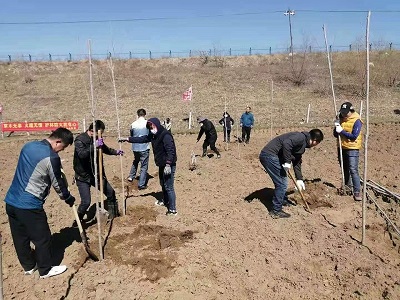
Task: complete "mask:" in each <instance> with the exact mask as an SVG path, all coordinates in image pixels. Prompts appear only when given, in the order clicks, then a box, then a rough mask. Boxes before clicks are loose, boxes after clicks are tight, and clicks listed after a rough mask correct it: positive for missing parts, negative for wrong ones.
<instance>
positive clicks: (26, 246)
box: [6, 204, 52, 276]
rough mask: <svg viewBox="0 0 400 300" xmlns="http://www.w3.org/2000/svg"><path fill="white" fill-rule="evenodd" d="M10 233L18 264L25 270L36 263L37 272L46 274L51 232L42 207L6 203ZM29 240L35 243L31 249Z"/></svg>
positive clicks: (50, 259) (50, 257)
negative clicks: (15, 205)
mask: <svg viewBox="0 0 400 300" xmlns="http://www.w3.org/2000/svg"><path fill="white" fill-rule="evenodd" d="M6 212H7V215H8V221H9V223H10V229H11V235H12V239H13V242H14V247H15V250H16V251H17V256H18V260H19V262H20V264H21V265H22V267H23V268H24V270H25V271H29V270H32V269H33V268H34V267H35V265H36V264H37V266H38V269H39V274H40V275H41V276H42V275H46V274H47V273H48V272H49V271H50V269H51V264H52V254H51V232H50V228H49V224H48V223H47V216H46V213H45V211H44V210H43V209H20V208H17V207H14V206H12V205H9V204H6ZM30 242H32V243H33V244H34V245H35V251H33V250H32V248H31V245H30Z"/></svg>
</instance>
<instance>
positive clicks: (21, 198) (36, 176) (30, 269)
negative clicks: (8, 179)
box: [5, 102, 362, 278]
mask: <svg viewBox="0 0 400 300" xmlns="http://www.w3.org/2000/svg"><path fill="white" fill-rule="evenodd" d="M145 116H146V111H145V110H144V109H139V110H138V111H137V120H136V121H135V122H133V123H132V125H131V130H130V136H129V137H126V138H120V139H119V142H129V143H132V151H133V155H134V160H133V163H132V167H131V169H130V173H129V176H128V179H127V180H128V181H131V182H132V181H133V180H134V178H135V177H136V173H137V172H138V169H139V164H140V176H139V180H138V188H139V189H140V190H143V189H146V188H147V169H148V161H149V151H150V143H151V148H152V149H153V154H154V161H155V164H156V166H157V167H158V173H159V182H160V185H161V189H162V195H163V198H162V199H158V200H157V201H156V204H157V205H159V206H165V207H166V208H167V212H166V214H167V215H169V216H175V215H176V214H177V209H176V194H175V190H174V176H175V172H176V162H177V155H176V146H175V142H174V138H173V135H172V134H171V132H170V130H167V129H166V128H165V127H164V126H162V125H161V122H160V120H159V119H157V118H150V119H148V120H146V119H145ZM197 121H198V122H199V124H200V125H201V127H200V131H199V134H198V136H197V141H199V140H200V138H201V137H202V135H203V134H205V140H204V142H203V146H202V148H203V154H202V155H203V156H205V155H206V154H207V147H208V146H210V147H211V150H213V151H214V152H215V153H216V155H217V158H220V157H221V155H220V153H219V151H218V149H217V148H216V146H215V143H216V140H217V132H216V130H215V127H214V125H213V124H212V122H211V121H209V120H208V119H206V118H204V117H198V118H197ZM168 123H169V122H168ZM219 123H220V124H221V125H223V127H224V141H226V142H230V133H231V128H232V127H231V126H232V125H233V124H234V120H233V119H232V118H231V117H230V115H229V114H228V113H227V112H224V114H223V118H222V119H221V120H220V121H219ZM240 124H241V127H242V138H241V139H240V140H239V139H238V141H239V142H244V143H249V140H250V133H251V129H252V128H253V126H254V116H253V115H252V113H251V109H250V107H248V108H247V109H246V112H245V113H244V114H243V115H242V116H241V119H240ZM334 125H335V127H334V135H335V136H336V137H340V139H339V140H340V142H341V148H342V151H340V152H339V153H342V157H341V159H340V161H343V169H344V177H345V183H346V186H347V188H348V190H349V191H351V192H352V194H353V197H354V199H355V200H356V201H359V200H361V196H360V189H361V187H360V176H359V174H358V160H359V150H360V148H361V145H362V143H361V134H360V132H361V128H362V121H361V118H360V115H359V114H358V113H356V112H355V110H354V107H353V105H352V104H351V103H350V102H345V103H343V104H342V105H341V107H340V111H339V115H338V119H337V120H336V121H335V123H334ZM169 129H170V128H169ZM104 130H105V124H104V123H103V122H102V121H100V120H96V121H95V122H94V124H93V123H92V124H90V126H89V127H88V129H87V130H86V131H85V132H84V133H81V134H79V135H78V136H77V137H76V138H75V151H74V160H73V167H74V171H75V176H74V177H75V181H76V183H77V187H78V191H79V195H80V198H81V202H80V205H79V208H78V216H79V220H80V221H82V222H85V221H87V220H88V219H87V218H86V219H85V218H84V217H85V215H86V216H87V213H88V208H89V206H90V204H91V193H90V188H91V187H92V186H95V182H96V175H95V174H97V176H98V174H99V172H98V171H99V169H98V168H99V165H101V166H103V164H102V161H101V160H102V156H101V157H99V155H98V151H100V150H101V151H102V153H104V154H106V155H116V156H118V155H123V154H124V152H123V151H122V150H115V149H112V148H110V147H108V146H107V145H106V144H105V143H104V140H103V139H102V137H101V134H102V132H103V131H104ZM97 131H99V132H100V135H97ZM95 137H96V138H95ZM323 138H324V135H323V133H322V131H321V130H320V129H312V130H310V131H309V132H289V133H285V134H282V135H279V136H277V137H275V138H274V139H272V140H271V141H269V143H267V145H266V146H265V147H264V148H263V149H262V150H261V153H260V156H259V159H260V162H261V164H262V165H263V167H264V168H265V171H266V172H267V173H268V175H269V176H270V177H271V179H272V182H273V184H274V186H275V191H274V196H273V199H272V204H273V208H272V210H271V211H270V215H271V217H273V218H275V219H278V218H288V217H290V214H288V213H286V212H284V211H283V209H282V207H283V206H286V205H288V204H290V203H289V201H288V198H287V196H286V190H287V187H288V178H287V174H288V172H290V170H291V168H293V169H294V172H295V177H296V179H297V182H296V185H297V188H298V189H305V183H304V180H303V175H302V171H301V163H302V155H303V154H304V152H305V150H306V149H307V148H312V147H314V146H316V145H318V144H319V143H320V142H321V141H322V140H323ZM72 143H73V134H72V132H71V131H69V130H68V129H65V128H58V129H56V130H55V131H53V132H52V133H51V134H50V136H49V137H48V138H46V139H44V140H42V141H31V142H28V143H26V144H25V145H24V146H23V147H22V149H21V152H20V155H19V159H18V164H17V167H16V171H15V175H14V179H13V181H12V183H11V186H10V188H9V190H8V192H7V194H6V197H5V202H6V213H7V215H8V219H9V224H10V229H11V234H12V238H13V242H14V247H15V250H16V253H17V256H18V259H19V262H20V264H21V266H22V268H23V269H24V274H25V275H32V274H33V273H34V272H35V271H36V270H38V271H39V275H40V278H48V277H52V276H55V275H59V274H61V273H63V272H64V271H65V270H66V269H67V267H66V266H63V265H58V266H53V265H52V262H53V260H52V254H51V248H50V242H51V232H50V228H49V225H48V223H47V216H46V213H45V211H44V209H43V205H44V203H45V200H46V198H47V196H48V195H49V192H50V189H51V187H53V188H54V189H55V191H56V192H57V194H58V196H59V197H60V199H62V200H63V201H64V202H65V203H66V204H67V205H69V206H71V207H72V206H73V205H74V203H75V197H74V196H73V195H72V194H71V193H70V191H69V188H68V184H67V181H66V179H65V174H63V170H62V164H61V159H60V157H59V155H58V153H59V152H60V151H63V150H64V149H65V148H67V147H68V146H69V145H72ZM95 157H96V160H95ZM99 163H100V164H99ZM102 168H103V167H102ZM101 171H102V174H103V176H102V179H103V180H102V186H101V187H100V186H98V188H99V189H100V190H102V191H103V193H104V195H105V196H106V201H105V208H106V209H107V210H108V213H109V217H110V218H114V217H116V216H118V215H119V212H118V202H117V199H116V195H115V191H114V189H113V188H112V186H111V185H110V183H109V182H108V181H107V178H106V176H105V172H104V169H102V170H101ZM97 179H99V178H97ZM30 243H33V245H34V246H35V250H33V249H32V248H31V245H30Z"/></svg>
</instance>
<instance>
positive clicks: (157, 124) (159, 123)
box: [147, 118, 164, 135]
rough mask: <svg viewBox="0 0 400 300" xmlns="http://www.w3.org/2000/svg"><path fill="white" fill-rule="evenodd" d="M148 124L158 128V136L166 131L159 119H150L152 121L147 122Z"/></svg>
mask: <svg viewBox="0 0 400 300" xmlns="http://www.w3.org/2000/svg"><path fill="white" fill-rule="evenodd" d="M147 122H148V123H152V124H153V125H155V126H156V128H157V133H156V135H157V134H159V133H160V132H162V131H163V130H164V127H163V126H161V122H160V120H159V119H158V118H150V119H148V120H147Z"/></svg>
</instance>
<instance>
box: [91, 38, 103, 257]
mask: <svg viewBox="0 0 400 300" xmlns="http://www.w3.org/2000/svg"><path fill="white" fill-rule="evenodd" d="M88 48H89V80H90V99H91V107H92V119H93V160H94V186H95V198H96V200H95V201H96V218H97V229H98V239H99V253H100V259H101V260H103V259H104V253H103V241H102V240H103V237H102V234H101V224H100V223H101V222H100V207H99V190H98V189H99V182H98V177H97V173H98V172H97V151H96V148H97V147H96V135H97V132H96V130H97V128H96V118H95V116H96V102H95V100H94V91H93V90H94V89H93V69H92V43H91V41H90V40H88Z"/></svg>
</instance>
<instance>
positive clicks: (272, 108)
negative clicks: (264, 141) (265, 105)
mask: <svg viewBox="0 0 400 300" xmlns="http://www.w3.org/2000/svg"><path fill="white" fill-rule="evenodd" d="M273 111H274V81H273V80H271V109H270V111H269V124H270V128H269V138H270V140H272V113H273Z"/></svg>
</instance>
